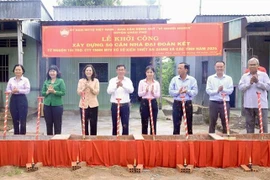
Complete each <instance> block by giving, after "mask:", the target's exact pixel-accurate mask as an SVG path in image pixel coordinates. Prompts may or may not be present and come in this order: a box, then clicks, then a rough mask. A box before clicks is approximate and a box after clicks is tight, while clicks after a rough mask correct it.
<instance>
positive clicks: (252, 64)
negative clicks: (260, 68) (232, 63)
mask: <svg viewBox="0 0 270 180" xmlns="http://www.w3.org/2000/svg"><path fill="white" fill-rule="evenodd" d="M248 66H257V64H248Z"/></svg>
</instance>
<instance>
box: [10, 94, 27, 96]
mask: <svg viewBox="0 0 270 180" xmlns="http://www.w3.org/2000/svg"><path fill="white" fill-rule="evenodd" d="M11 96H25V94H12V95H11Z"/></svg>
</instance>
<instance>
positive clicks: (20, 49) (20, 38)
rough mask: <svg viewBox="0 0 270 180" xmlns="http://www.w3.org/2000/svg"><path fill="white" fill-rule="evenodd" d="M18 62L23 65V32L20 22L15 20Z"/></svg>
mask: <svg viewBox="0 0 270 180" xmlns="http://www.w3.org/2000/svg"><path fill="white" fill-rule="evenodd" d="M17 41H18V63H19V64H22V65H23V33H22V22H21V21H18V22H17Z"/></svg>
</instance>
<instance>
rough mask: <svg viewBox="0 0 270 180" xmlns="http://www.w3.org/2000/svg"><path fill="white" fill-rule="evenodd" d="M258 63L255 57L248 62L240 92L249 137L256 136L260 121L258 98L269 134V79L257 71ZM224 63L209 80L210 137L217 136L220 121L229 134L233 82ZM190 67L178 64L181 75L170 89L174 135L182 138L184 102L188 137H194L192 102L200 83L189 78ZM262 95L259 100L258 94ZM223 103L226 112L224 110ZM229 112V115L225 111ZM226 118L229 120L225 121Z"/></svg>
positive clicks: (207, 85)
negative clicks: (254, 134) (211, 134)
mask: <svg viewBox="0 0 270 180" xmlns="http://www.w3.org/2000/svg"><path fill="white" fill-rule="evenodd" d="M258 68H259V60H258V58H256V57H252V58H251V59H249V60H248V71H247V72H246V73H245V74H243V76H242V77H241V79H240V81H239V84H238V88H239V90H240V91H242V92H243V94H244V96H243V97H244V98H243V99H244V104H243V107H244V109H245V118H246V130H247V133H254V132H255V124H256V123H257V122H258V119H259V118H260V114H259V106H258V98H260V102H261V107H260V109H261V112H262V114H261V116H262V117H261V118H262V125H263V128H262V130H263V132H264V133H268V97H267V92H268V91H269V90H270V80H269V76H268V75H267V74H266V73H265V72H263V71H260V70H258ZM224 70H225V62H223V61H217V62H216V63H215V71H216V73H215V74H213V75H211V76H209V77H208V78H207V84H206V93H207V94H208V95H209V133H215V127H216V123H217V120H218V117H219V118H220V119H221V124H222V129H223V133H224V134H225V133H227V127H226V118H228V120H229V118H230V116H229V115H230V104H229V101H230V95H231V94H232V92H233V88H234V86H233V80H232V78H231V77H230V76H228V75H226V74H225V73H224ZM188 71H189V65H188V64H186V63H180V64H178V75H177V76H175V77H174V78H173V79H172V80H171V82H170V86H169V93H170V95H171V96H172V97H173V98H174V102H173V125H174V130H173V134H179V132H180V125H181V120H182V116H183V108H182V105H181V101H182V100H184V101H185V111H186V118H187V129H188V134H192V133H193V132H192V114H193V107H192V99H193V98H194V96H196V95H197V93H198V86H197V81H196V79H195V78H193V77H191V76H189V75H188ZM258 93H260V97H258V96H257V94H258ZM224 101H225V103H226V108H224ZM225 110H227V112H226V111H225ZM226 114H227V117H226Z"/></svg>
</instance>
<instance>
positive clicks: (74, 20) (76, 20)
mask: <svg viewBox="0 0 270 180" xmlns="http://www.w3.org/2000/svg"><path fill="white" fill-rule="evenodd" d="M126 20H129V21H136V20H143V21H144V20H163V21H167V20H169V19H162V18H160V19H149V18H148V19H146V18H138V19H72V20H41V22H80V21H126Z"/></svg>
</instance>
